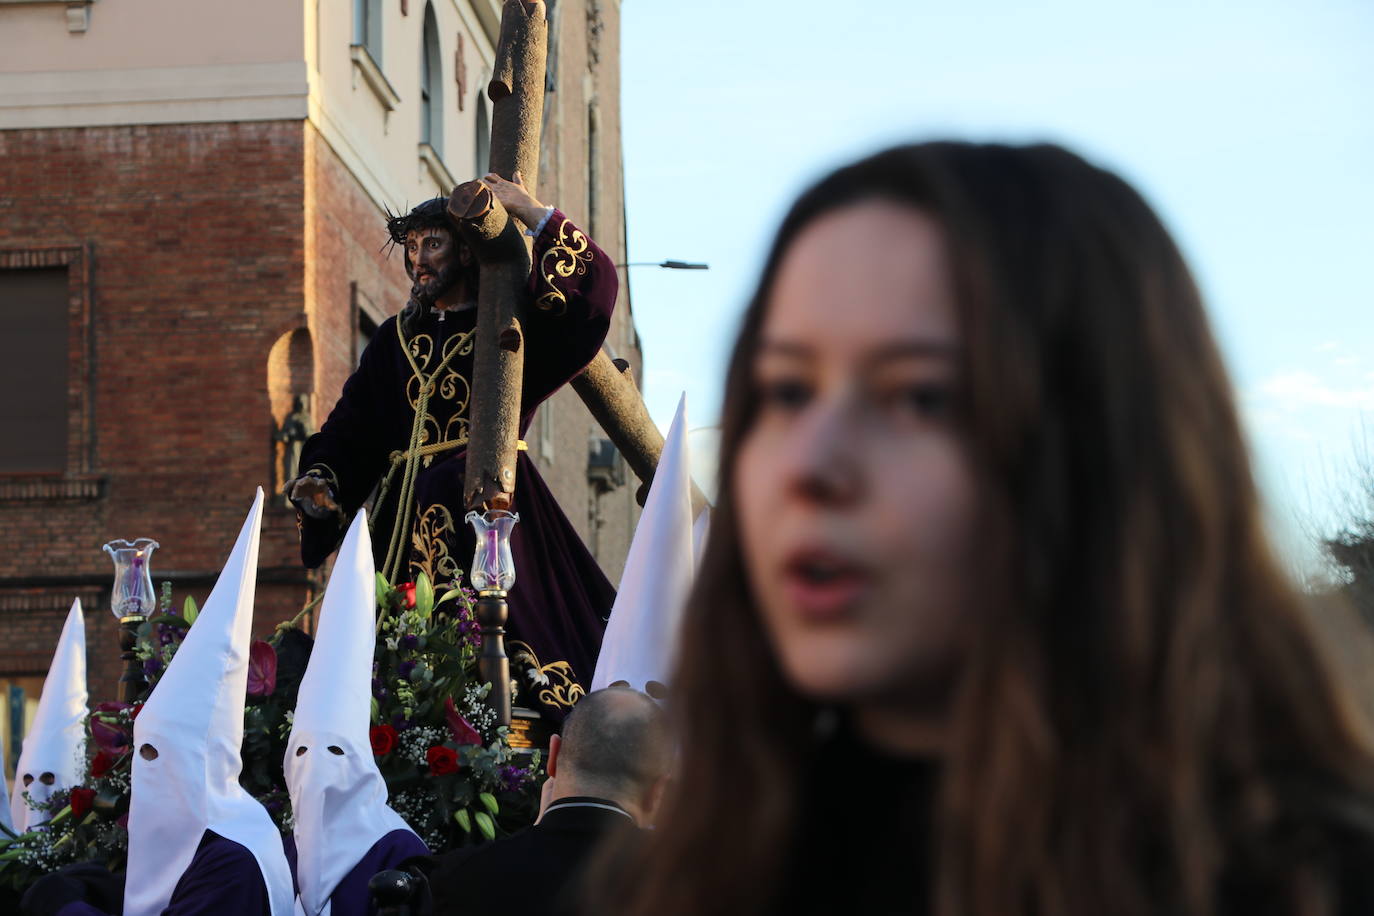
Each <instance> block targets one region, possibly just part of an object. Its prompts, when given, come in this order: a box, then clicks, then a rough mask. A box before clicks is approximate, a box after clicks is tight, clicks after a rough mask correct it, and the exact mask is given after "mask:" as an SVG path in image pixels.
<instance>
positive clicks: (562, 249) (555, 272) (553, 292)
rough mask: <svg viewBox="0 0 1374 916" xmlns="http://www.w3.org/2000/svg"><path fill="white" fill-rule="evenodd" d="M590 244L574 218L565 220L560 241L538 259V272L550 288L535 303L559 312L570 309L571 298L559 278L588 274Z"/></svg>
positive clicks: (590, 258) (545, 309)
mask: <svg viewBox="0 0 1374 916" xmlns="http://www.w3.org/2000/svg"><path fill="white" fill-rule="evenodd" d="M590 247H591V242H589V241H588V239H587V236H586V235H584V234H583V232H582V230H581V229H578V228H577V227H576V226H574V225H573V224H572V221H571V220H566V219H565V220H563V222H562V223H561V224H560V225H559V227H558V237H557V240H556V241H555V242H554V244H553V245H551V246H550V247H549V249H548V250H547V251H545V252H544V254H543V256H542V257H540V258H539V275H540V276H541V277H542V278H543V280H544V284H545V285H546V286H547V287H548V288H547V289H546V290H545V291H544V292H543V293H541V294H540V295H539V297H538V298H536V299H535V300H534V304H535V305H537V306H538V307H539V308H541V309H543V310H544V311H551V312H554V313H555V314H558V315H561V314H563V313H564V312H566V311H567V310H568V297H567V296H565V295H564V294H563V291H562V290H561V289H559V288H558V284H557V282H556V281H557V280H566V279H567V278H568V277H571V276H572V275H573V274H585V273H586V272H587V265H588V264H590V263H591V262H592V253H591V251H590V250H589V249H590Z"/></svg>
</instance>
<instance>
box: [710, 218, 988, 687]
mask: <svg viewBox="0 0 1374 916" xmlns="http://www.w3.org/2000/svg"><path fill="white" fill-rule="evenodd" d="M960 347H961V341H960V334H959V324H958V321H957V320H956V316H955V310H954V302H953V296H952V291H951V282H950V278H949V276H948V268H947V265H946V256H945V252H944V243H943V239H942V233H941V231H940V229H939V227H938V225H937V224H936V223H935V222H934V221H933V220H932V219H930V218H929V217H927V216H924V215H923V214H921V213H920V212H919V211H917V210H914V209H911V208H909V207H905V206H901V205H898V204H893V203H887V202H883V201H878V200H873V201H869V202H862V203H858V204H853V205H850V206H848V207H845V208H844V209H841V210H836V211H833V212H831V213H829V214H827V215H824V216H822V217H820V218H818V219H817V220H816V221H815V222H813V223H812V224H811V225H810V226H808V227H807V228H805V229H803V230H802V232H801V233H800V234H799V235H798V236H797V238H796V239H795V240H794V241H793V243H792V245H791V247H790V248H789V249H788V250H787V252H786V253H785V255H784V257H783V260H782V261H781V263H780V265H779V269H778V273H777V276H776V277H775V280H774V283H773V287H772V290H771V292H770V295H769V297H768V300H767V302H766V303H765V317H764V322H763V327H762V331H761V339H760V345H759V348H758V351H757V353H756V355H755V357H754V364H753V374H754V385H755V391H756V392H757V399H758V400H757V403H758V410H757V413H756V415H755V419H754V421H753V424H752V426H751V427H750V429H749V430H748V431H747V432H746V434H745V436H744V440H743V442H742V443H741V447H740V453H739V457H738V461H737V463H736V466H735V469H734V487H735V493H736V494H737V496H736V498H737V501H738V505H739V513H740V526H741V536H742V538H743V547H744V554H745V565H746V570H747V573H748V576H749V580H750V585H751V588H752V590H753V595H754V600H755V603H756V606H757V607H758V609H759V612H760V614H761V615H762V620H763V623H764V627H765V630H766V631H767V633H768V636H769V638H770V640H771V642H772V645H773V649H774V651H775V653H776V654H777V656H778V659H779V661H780V663H781V666H782V669H783V671H784V673H785V675H786V676H787V678H788V679H789V680H790V682H791V683H792V684H793V686H794V687H795V688H796V689H797V690H798V691H800V692H801V693H802V694H804V695H806V696H809V697H812V698H813V699H817V700H822V701H832V702H839V703H846V704H855V705H857V706H859V707H861V708H862V707H865V706H868V707H871V708H881V709H884V710H888V711H892V712H899V711H901V710H909V709H914V708H917V707H921V706H927V705H928V704H929V703H931V702H932V701H933V700H934V696H933V695H935V694H939V693H940V692H941V691H940V688H941V687H942V686H943V685H944V684H945V683H947V678H948V675H949V673H950V672H951V670H952V668H953V666H954V665H955V664H957V661H958V656H959V646H958V643H959V641H960V633H961V631H962V627H961V623H962V618H963V616H964V615H965V612H966V608H967V605H968V603H969V602H968V589H969V582H968V580H969V577H970V576H971V575H972V574H974V570H973V568H972V562H971V555H972V549H971V547H972V540H973V531H972V528H973V517H974V510H975V502H974V484H973V479H972V474H971V470H970V465H969V461H968V458H967V456H966V452H965V448H964V444H963V439H962V436H961V433H960V425H959V400H960V397H959V391H960V381H961V380H960V378H959V375H958V373H959V365H960V360H959V352H960Z"/></svg>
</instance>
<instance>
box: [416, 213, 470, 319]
mask: <svg viewBox="0 0 1374 916" xmlns="http://www.w3.org/2000/svg"><path fill="white" fill-rule="evenodd" d="M406 254H407V255H408V256H409V259H410V264H411V279H412V280H413V281H414V283H413V285H412V287H411V291H410V294H411V297H412V298H413V299H415V300H416V301H417V302H421V303H423V304H424V305H428V306H433V305H435V304H436V303H437V302H438V301H439V300H440V299H442V298H443V297H444V295H445V294H446V293H448V292H449V291H450V290H451V289H452V288H453V286H454V284H456V283H457V282H458V280H459V278H460V277H461V275H462V272H463V258H462V257H461V253H460V251H459V245H458V243H457V241H456V240H455V239H454V237H453V233H451V232H449V231H448V230H447V229H442V228H439V227H437V226H436V227H432V228H428V229H415V230H412V231H411V232H408V233H406Z"/></svg>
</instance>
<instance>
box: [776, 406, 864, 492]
mask: <svg viewBox="0 0 1374 916" xmlns="http://www.w3.org/2000/svg"><path fill="white" fill-rule="evenodd" d="M856 410H857V408H856V406H855V405H854V403H853V399H852V398H851V397H850V396H848V395H847V394H844V393H837V394H836V395H835V396H833V397H826V398H820V399H817V400H815V401H813V402H812V403H811V404H810V405H809V406H808V407H807V409H806V410H805V411H804V412H803V413H802V415H801V416H800V417H799V418H798V422H797V424H796V425H795V426H794V427H793V430H794V432H793V436H792V437H791V442H790V443H789V447H788V449H787V452H786V454H785V457H784V459H783V467H782V468H781V469H780V470H781V472H782V473H783V475H784V481H785V483H786V486H787V488H788V490H789V491H790V492H791V494H792V495H793V496H795V497H797V498H800V499H804V500H807V501H809V502H816V503H827V504H835V503H845V502H850V501H853V500H855V499H857V498H858V497H859V496H860V495H861V494H862V491H863V485H864V480H863V449H864V447H865V446H864V442H863V440H862V437H861V435H860V429H859V426H860V424H859V423H858V422H857V416H856Z"/></svg>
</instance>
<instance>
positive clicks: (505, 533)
mask: <svg viewBox="0 0 1374 916" xmlns="http://www.w3.org/2000/svg"><path fill="white" fill-rule="evenodd" d="M466 521H467V523H468V524H470V525H472V530H473V531H474V532H476V534H477V550H476V552H474V553H473V555H472V572H471V574H470V576H469V578H470V580H471V582H472V587H473V588H475V589H477V590H478V591H479V592H482V591H488V592H489V591H502V592H504V591H508V590H509V589H510V587H511V586H512V585H514V584H515V559H514V558H513V557H512V556H511V553H510V534H511V530H512V529H513V528H514V527H515V523H516V522H518V521H520V516H519V515H517V514H516V513H514V512H507V511H506V510H504V509H492V510H491V511H489V512H487V513H485V514H483V513H479V512H469V513H468V514H467V517H466Z"/></svg>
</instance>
